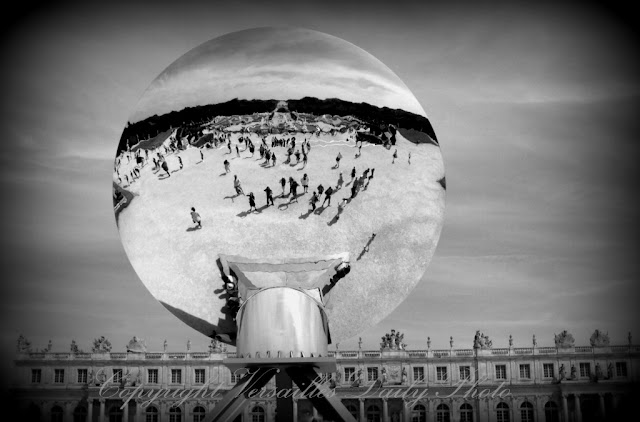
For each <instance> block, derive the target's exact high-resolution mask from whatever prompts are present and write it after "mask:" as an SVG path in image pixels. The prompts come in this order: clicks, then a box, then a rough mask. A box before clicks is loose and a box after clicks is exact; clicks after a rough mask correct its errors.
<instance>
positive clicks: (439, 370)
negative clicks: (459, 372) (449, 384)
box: [436, 366, 447, 381]
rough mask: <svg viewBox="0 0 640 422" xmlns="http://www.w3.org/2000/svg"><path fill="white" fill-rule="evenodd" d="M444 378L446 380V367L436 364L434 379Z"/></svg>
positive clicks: (442, 379)
mask: <svg viewBox="0 0 640 422" xmlns="http://www.w3.org/2000/svg"><path fill="white" fill-rule="evenodd" d="M446 380H447V367H446V366H436V381H446Z"/></svg>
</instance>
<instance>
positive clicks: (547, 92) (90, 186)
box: [0, 0, 640, 382]
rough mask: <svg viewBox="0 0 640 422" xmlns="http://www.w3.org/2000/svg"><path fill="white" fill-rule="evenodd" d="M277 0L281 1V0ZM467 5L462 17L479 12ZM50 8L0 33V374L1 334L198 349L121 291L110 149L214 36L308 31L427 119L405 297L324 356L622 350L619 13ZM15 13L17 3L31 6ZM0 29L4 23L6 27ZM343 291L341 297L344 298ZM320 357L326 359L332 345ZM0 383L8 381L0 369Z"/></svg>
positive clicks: (486, 7)
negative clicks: (425, 181) (420, 245)
mask: <svg viewBox="0 0 640 422" xmlns="http://www.w3.org/2000/svg"><path fill="white" fill-rule="evenodd" d="M285 3H286V2H285ZM480 3H481V4H480ZM480 3H479V2H473V3H471V2H469V3H467V2H455V1H454V2H443V3H430V2H421V3H405V2H403V1H401V0H399V1H394V2H379V3H378V2H375V1H373V2H369V3H368V4H367V7H365V8H362V7H357V6H355V5H344V4H341V3H338V2H333V1H322V2H315V1H297V2H291V3H288V4H280V3H279V4H278V6H276V5H275V4H273V3H260V2H238V3H235V2H234V3H233V4H228V5H224V6H220V5H213V4H210V3H207V2H196V3H194V2H189V1H186V2H180V4H179V5H178V4H174V3H172V2H154V3H153V4H151V3H141V2H128V3H124V2H122V3H119V2H115V3H109V4H99V3H96V4H91V3H90V2H89V3H87V2H84V3H73V2H59V3H56V5H55V6H53V5H46V6H30V5H28V4H27V5H22V7H23V8H24V9H22V10H20V9H18V12H15V13H17V14H16V16H15V17H14V19H12V20H10V21H8V22H3V23H4V25H3V28H4V30H3V32H4V33H3V36H2V38H0V39H1V40H2V41H0V48H1V51H2V53H3V54H2V56H3V58H4V61H3V66H2V67H0V84H1V86H0V88H1V89H2V92H3V95H2V96H1V97H0V98H1V99H0V113H1V114H0V122H1V128H2V134H3V140H2V142H0V160H1V161H0V163H1V165H0V172H1V173H2V177H1V178H0V183H1V185H0V186H1V189H2V194H3V201H2V204H3V210H4V211H3V212H4V215H3V218H2V221H3V239H2V242H3V245H2V246H3V247H2V251H3V253H2V255H1V256H2V267H3V282H2V284H1V286H2V287H1V289H2V290H1V291H0V324H1V325H0V367H1V369H2V370H3V371H5V370H8V368H9V367H10V365H11V360H12V359H13V357H14V353H15V345H16V340H17V338H18V336H19V335H20V334H24V335H25V336H26V337H27V338H28V339H29V340H30V341H31V342H32V344H33V346H34V347H35V348H43V347H45V346H46V344H47V342H48V341H49V340H50V339H51V340H52V343H53V350H54V351H67V350H68V349H69V344H70V343H71V340H72V339H75V340H76V341H77V342H78V344H79V346H80V348H81V349H84V350H89V349H90V347H91V342H92V340H93V339H94V338H97V337H99V336H101V335H104V336H106V337H107V338H109V339H110V340H111V342H112V344H113V347H114V351H124V350H125V345H126V344H127V342H128V341H129V339H131V338H132V337H133V336H134V335H135V336H138V337H141V338H143V339H145V341H146V343H147V345H148V346H149V349H152V350H160V349H161V348H162V343H163V341H164V340H165V339H167V341H168V344H169V349H170V350H175V351H183V350H185V349H186V342H187V340H188V339H189V340H191V342H192V344H193V349H195V350H198V349H202V350H205V348H206V345H207V344H208V342H209V340H208V339H207V338H206V337H205V336H203V335H201V334H199V333H198V332H196V331H195V330H193V329H191V328H189V327H188V326H186V325H185V324H183V323H182V322H180V321H179V320H178V319H177V318H175V317H173V316H172V315H171V314H170V312H169V311H167V310H165V309H164V308H163V307H162V305H160V304H159V303H158V302H157V301H156V300H155V299H154V298H153V297H152V296H151V294H150V293H149V292H148V291H147V290H146V288H145V287H144V285H143V284H142V282H141V281H140V280H139V279H138V278H137V276H136V274H135V272H134V271H133V269H132V267H131V265H130V264H129V262H128V260H127V257H126V255H125V253H124V249H123V247H122V244H121V242H120V239H119V235H118V231H117V228H116V225H115V220H114V217H113V209H112V202H111V174H112V170H113V157H114V155H115V152H116V148H117V144H118V140H119V138H120V135H121V133H122V130H123V128H124V126H125V124H126V122H127V121H129V120H130V119H131V116H132V115H133V113H134V112H135V110H137V109H138V108H139V107H138V105H139V101H140V99H141V98H142V96H143V94H144V93H145V91H146V90H147V88H148V87H149V85H150V83H151V81H153V80H154V79H155V78H156V77H157V76H158V75H159V74H160V73H161V72H162V71H163V70H164V69H166V68H167V66H169V65H170V64H172V63H173V62H174V61H175V60H176V59H177V58H179V57H181V56H182V55H183V54H185V53H186V52H188V51H190V50H191V49H193V48H194V47H197V46H199V45H201V44H203V43H205V42H206V41H209V40H211V39H213V38H216V37H219V36H222V35H225V34H228V33H230V32H235V31H240V30H244V29H249V28H255V27H264V26H294V27H300V28H308V29H311V30H314V31H320V32H323V33H326V34H330V35H331V36H334V37H338V38H340V39H343V40H345V41H347V42H349V43H352V44H355V45H356V46H358V47H360V48H362V49H363V50H365V51H366V52H368V53H369V54H371V55H373V56H374V57H375V58H377V59H378V60H380V61H381V62H382V63H384V64H385V65H386V66H388V67H389V69H391V70H392V71H393V72H394V73H395V75H397V76H398V77H399V78H400V80H401V81H402V82H403V83H404V84H405V85H406V86H407V87H408V89H409V90H410V91H411V92H412V93H413V94H414V95H415V97H416V98H417V100H418V101H419V103H420V105H421V107H422V109H424V111H425V112H426V115H427V116H428V117H429V119H430V121H431V123H432V125H433V127H434V130H435V132H436V135H437V136H438V139H439V141H440V144H441V149H442V152H443V155H444V163H445V169H446V174H447V199H446V212H445V222H444V227H443V230H442V234H441V237H440V241H439V244H438V247H437V249H436V252H435V255H434V257H433V260H432V262H431V264H430V266H429V268H428V269H427V272H426V274H425V275H424V277H423V279H422V281H421V283H419V284H418V286H417V287H416V289H415V291H414V292H413V293H412V294H411V295H410V296H409V298H408V299H407V300H406V301H405V302H403V303H402V304H401V305H400V306H399V307H398V308H397V309H396V310H395V311H394V312H393V313H392V314H391V315H389V316H388V317H387V318H386V319H385V320H383V321H382V322H381V323H379V324H378V325H376V326H374V327H371V328H369V329H367V330H365V331H364V332H362V333H361V334H360V335H359V336H355V337H354V338H352V339H350V340H348V341H344V342H343V343H341V344H340V345H339V346H338V347H339V348H340V349H343V350H344V349H353V348H357V342H358V337H362V339H363V347H364V348H367V349H376V348H377V347H378V342H379V339H380V337H381V336H382V335H383V334H384V333H386V332H388V331H390V330H391V329H396V330H399V331H401V332H404V333H405V337H404V339H405V342H406V343H407V344H408V347H409V348H410V349H423V348H426V346H427V338H430V339H431V347H432V348H436V349H437V348H448V347H449V341H450V337H453V340H454V347H459V348H470V347H471V346H472V341H473V335H474V333H475V331H476V330H481V331H483V332H484V333H485V334H487V335H488V336H489V337H490V338H491V339H492V340H493V344H494V347H506V346H507V344H508V337H509V335H510V334H511V335H513V338H514V345H515V346H523V347H524V346H529V345H530V344H531V337H532V335H534V334H535V335H536V338H537V341H538V344H539V345H540V346H551V345H553V336H554V334H555V333H559V332H560V331H562V330H565V329H566V330H568V331H569V332H570V333H572V334H573V335H574V337H575V339H576V343H577V344H578V345H588V344H589V337H590V336H591V334H592V333H593V331H594V330H595V329H600V330H602V331H604V332H608V333H609V336H610V338H611V342H612V344H626V342H627V333H628V332H631V333H632V335H633V336H634V337H633V339H634V340H633V341H634V343H638V341H640V329H639V328H640V326H639V325H640V324H639V323H638V321H640V310H639V309H640V307H638V306H637V303H638V296H639V294H638V293H639V290H638V282H639V280H640V266H638V264H637V262H638V261H637V258H636V257H637V255H638V239H640V236H639V234H640V233H639V232H640V230H638V228H639V226H638V224H639V222H638V218H637V216H638V214H639V213H638V211H639V205H638V201H637V200H636V197H637V193H638V189H637V185H636V183H637V182H636V181H637V180H640V178H639V177H638V176H639V174H638V173H639V170H638V166H637V157H638V156H639V152H640V143H638V142H637V139H636V138H637V133H638V132H639V131H638V129H640V123H639V122H638V119H637V110H638V109H640V108H639V105H640V101H639V94H640V80H639V76H638V75H640V72H639V70H640V69H638V67H639V66H638V65H639V63H638V48H637V44H636V42H635V39H636V38H637V37H636V36H637V34H636V32H635V31H636V30H634V29H633V27H632V26H631V23H633V22H629V20H628V17H629V16H631V15H630V14H628V13H624V12H625V11H622V12H623V13H620V11H616V10H614V9H612V8H610V7H609V8H605V7H604V6H601V5H598V4H590V3H584V2H581V3H558V2H554V3H537V4H536V7H535V8H533V7H532V6H530V5H525V4H524V3H522V4H520V3H517V2H508V3H498V2H480ZM29 7H31V8H29ZM5 19H6V18H5ZM353 300H358V298H354V299H353ZM334 347H335V345H332V346H331V349H333V348H334ZM2 379H3V381H5V382H9V381H10V377H2Z"/></svg>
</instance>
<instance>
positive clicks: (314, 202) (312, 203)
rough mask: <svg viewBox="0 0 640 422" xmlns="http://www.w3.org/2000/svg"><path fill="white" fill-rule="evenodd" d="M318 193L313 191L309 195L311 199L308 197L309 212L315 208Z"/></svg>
mask: <svg viewBox="0 0 640 422" xmlns="http://www.w3.org/2000/svg"><path fill="white" fill-rule="evenodd" d="M318 201H319V199H318V195H317V194H316V193H315V192H313V195H311V199H309V205H311V212H313V211H315V210H316V202H318Z"/></svg>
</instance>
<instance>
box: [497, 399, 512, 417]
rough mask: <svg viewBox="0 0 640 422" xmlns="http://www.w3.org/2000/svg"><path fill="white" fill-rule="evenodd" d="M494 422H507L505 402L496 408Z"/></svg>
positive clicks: (507, 413)
mask: <svg viewBox="0 0 640 422" xmlns="http://www.w3.org/2000/svg"><path fill="white" fill-rule="evenodd" d="M496 422H509V405H508V404H507V403H505V402H500V403H498V406H496Z"/></svg>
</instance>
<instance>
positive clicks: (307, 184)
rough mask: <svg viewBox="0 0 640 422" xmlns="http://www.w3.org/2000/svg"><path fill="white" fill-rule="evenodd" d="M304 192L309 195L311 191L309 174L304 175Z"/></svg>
mask: <svg viewBox="0 0 640 422" xmlns="http://www.w3.org/2000/svg"><path fill="white" fill-rule="evenodd" d="M301 182H302V191H303V193H307V192H308V191H309V176H307V173H305V174H304V176H302V180H301Z"/></svg>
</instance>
